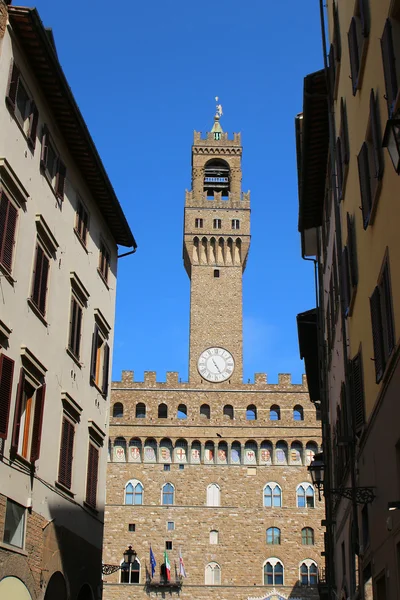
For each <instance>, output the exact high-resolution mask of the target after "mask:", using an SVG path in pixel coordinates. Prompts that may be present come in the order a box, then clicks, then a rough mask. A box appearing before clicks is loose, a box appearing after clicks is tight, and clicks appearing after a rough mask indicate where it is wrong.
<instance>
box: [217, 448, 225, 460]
mask: <svg viewBox="0 0 400 600" xmlns="http://www.w3.org/2000/svg"><path fill="white" fill-rule="evenodd" d="M218 460H219V461H220V462H226V452H225V450H222V449H220V450H218Z"/></svg>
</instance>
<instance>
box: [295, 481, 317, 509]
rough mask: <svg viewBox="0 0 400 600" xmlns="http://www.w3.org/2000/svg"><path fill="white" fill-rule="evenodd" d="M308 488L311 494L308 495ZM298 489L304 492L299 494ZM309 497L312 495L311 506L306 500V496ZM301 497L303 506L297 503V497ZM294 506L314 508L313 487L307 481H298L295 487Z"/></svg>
mask: <svg viewBox="0 0 400 600" xmlns="http://www.w3.org/2000/svg"><path fill="white" fill-rule="evenodd" d="M309 489H311V490H312V496H310V494H307V492H308V490H309ZM300 490H303V492H304V493H303V494H301V493H300ZM310 497H312V506H311V504H309V503H308V500H307V498H310ZM302 498H304V506H300V505H299V499H302ZM296 508H315V489H314V487H313V485H312V484H311V483H310V482H308V481H303V482H302V483H299V485H298V486H297V487H296Z"/></svg>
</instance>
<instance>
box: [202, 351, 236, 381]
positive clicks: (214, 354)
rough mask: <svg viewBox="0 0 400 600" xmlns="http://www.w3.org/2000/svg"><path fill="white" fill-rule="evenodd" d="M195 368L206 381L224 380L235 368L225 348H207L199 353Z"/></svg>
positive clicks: (230, 355)
mask: <svg viewBox="0 0 400 600" xmlns="http://www.w3.org/2000/svg"><path fill="white" fill-rule="evenodd" d="M197 368H198V370H199V373H200V375H201V376H202V377H203V379H206V380H207V381H214V382H216V383H218V382H220V381H226V380H227V379H229V377H231V375H232V373H233V370H234V368H235V361H234V360H233V356H232V354H231V353H230V352H228V350H225V348H208V349H207V350H204V352H202V353H201V354H200V358H199V360H198V362H197Z"/></svg>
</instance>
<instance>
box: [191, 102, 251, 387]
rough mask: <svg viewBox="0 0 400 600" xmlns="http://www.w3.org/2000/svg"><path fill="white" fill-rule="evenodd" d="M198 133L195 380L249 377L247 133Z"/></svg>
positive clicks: (220, 382)
mask: <svg viewBox="0 0 400 600" xmlns="http://www.w3.org/2000/svg"><path fill="white" fill-rule="evenodd" d="M221 115H222V108H221V105H217V111H216V114H215V117H214V125H213V127H212V130H211V131H210V132H208V133H207V134H206V136H205V137H202V135H201V133H199V132H197V131H195V132H194V143H193V146H192V190H191V191H186V202H185V223H184V245H183V257H184V264H185V268H186V271H187V273H188V275H189V277H190V281H191V288H190V349H189V382H190V383H191V384H195V385H197V384H205V385H208V386H210V385H211V386H223V387H229V385H230V384H238V383H241V382H242V373H243V322H242V274H243V271H244V269H245V266H246V259H247V255H248V251H249V246H250V192H247V193H242V186H241V182H242V169H241V158H242V146H241V139H240V133H234V134H233V139H230V138H229V137H228V134H227V133H225V132H224V131H223V130H222V127H221V124H220V117H221Z"/></svg>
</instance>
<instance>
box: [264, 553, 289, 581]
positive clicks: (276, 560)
mask: <svg viewBox="0 0 400 600" xmlns="http://www.w3.org/2000/svg"><path fill="white" fill-rule="evenodd" d="M267 563H270V564H271V565H272V567H273V572H272V576H273V579H274V581H273V583H272V584H270V583H264V569H265V566H266V565H267ZM278 563H279V564H281V565H282V583H275V567H276V565H277V564H278ZM262 585H272V586H273V587H275V586H276V585H277V586H279V587H281V586H282V587H283V586H284V585H285V565H284V564H283V562H282V561H281V560H280V559H279V558H276V557H275V556H271V557H270V558H267V560H265V561H264V563H263V566H262Z"/></svg>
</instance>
